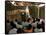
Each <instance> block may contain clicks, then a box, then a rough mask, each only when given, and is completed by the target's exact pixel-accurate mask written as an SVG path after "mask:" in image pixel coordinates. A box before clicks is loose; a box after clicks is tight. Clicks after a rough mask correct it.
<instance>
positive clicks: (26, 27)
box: [23, 24, 33, 33]
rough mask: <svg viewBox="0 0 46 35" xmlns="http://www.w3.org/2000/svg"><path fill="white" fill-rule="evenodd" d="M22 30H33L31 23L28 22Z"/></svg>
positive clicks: (26, 31)
mask: <svg viewBox="0 0 46 35" xmlns="http://www.w3.org/2000/svg"><path fill="white" fill-rule="evenodd" d="M23 30H24V33H31V32H33V28H32V25H31V24H29V25H28V26H25V27H24V29H23Z"/></svg>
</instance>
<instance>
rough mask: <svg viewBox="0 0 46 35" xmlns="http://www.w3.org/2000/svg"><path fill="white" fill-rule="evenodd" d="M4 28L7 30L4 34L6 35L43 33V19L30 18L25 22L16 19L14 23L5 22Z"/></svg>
mask: <svg viewBox="0 0 46 35" xmlns="http://www.w3.org/2000/svg"><path fill="white" fill-rule="evenodd" d="M6 28H7V30H8V31H7V30H6V31H7V32H6V33H8V34H17V33H37V32H44V31H45V19H43V18H34V17H31V18H27V19H26V20H25V21H22V20H17V19H15V20H14V21H9V20H7V25H6ZM9 28H11V29H9Z"/></svg>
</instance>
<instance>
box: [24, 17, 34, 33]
mask: <svg viewBox="0 0 46 35" xmlns="http://www.w3.org/2000/svg"><path fill="white" fill-rule="evenodd" d="M31 24H32V19H31V18H28V19H27V21H26V22H25V23H24V24H23V29H24V32H33V28H32V25H31Z"/></svg>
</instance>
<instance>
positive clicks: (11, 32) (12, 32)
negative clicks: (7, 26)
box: [9, 21, 17, 34]
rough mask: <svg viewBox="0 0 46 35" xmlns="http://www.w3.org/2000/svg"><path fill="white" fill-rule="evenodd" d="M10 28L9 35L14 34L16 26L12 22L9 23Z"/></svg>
mask: <svg viewBox="0 0 46 35" xmlns="http://www.w3.org/2000/svg"><path fill="white" fill-rule="evenodd" d="M11 26H12V29H11V30H10V31H9V34H16V33H17V28H16V24H14V22H13V21H11Z"/></svg>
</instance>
